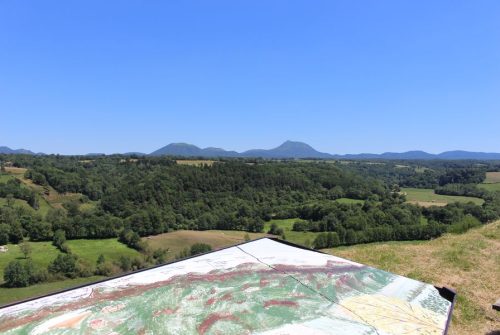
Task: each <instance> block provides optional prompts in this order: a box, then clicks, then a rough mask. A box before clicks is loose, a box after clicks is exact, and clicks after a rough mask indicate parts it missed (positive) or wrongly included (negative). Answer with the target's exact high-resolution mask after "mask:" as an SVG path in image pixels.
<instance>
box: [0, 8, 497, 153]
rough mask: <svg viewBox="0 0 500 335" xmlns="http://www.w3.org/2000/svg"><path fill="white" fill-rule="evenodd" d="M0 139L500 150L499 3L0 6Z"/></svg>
mask: <svg viewBox="0 0 500 335" xmlns="http://www.w3.org/2000/svg"><path fill="white" fill-rule="evenodd" d="M0 120H1V126H0V145H7V146H10V147H12V148H20V147H23V148H27V149H31V150H34V151H43V152H47V153H55V152H59V153H63V154H71V153H74V154H82V153H87V152H104V153H113V152H125V151H141V152H151V151H153V150H155V149H157V148H159V147H161V146H163V145H165V144H168V143H170V142H189V143H193V144H196V145H199V146H218V147H223V148H226V149H231V150H238V151H240V150H246V149H250V148H271V147H274V146H277V145H278V144H280V143H281V142H283V141H284V140H287V139H292V140H299V141H304V142H307V143H309V144H311V145H312V146H313V147H315V148H316V149H318V150H321V151H326V152H331V153H359V152H374V153H379V152H384V151H405V150H413V149H421V150H426V151H428V152H433V153H434V152H441V151H445V150H451V149H463V150H474V151H497V152H500V1H496V0H492V1H481V0H479V1H458V0H454V1H332V0H328V1H291V0H287V1H269V0H265V1H258V0H249V1H216V0H214V1H15V0H1V1H0Z"/></svg>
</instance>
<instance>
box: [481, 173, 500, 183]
mask: <svg viewBox="0 0 500 335" xmlns="http://www.w3.org/2000/svg"><path fill="white" fill-rule="evenodd" d="M484 183H485V184H496V183H500V172H486V180H485V181H484Z"/></svg>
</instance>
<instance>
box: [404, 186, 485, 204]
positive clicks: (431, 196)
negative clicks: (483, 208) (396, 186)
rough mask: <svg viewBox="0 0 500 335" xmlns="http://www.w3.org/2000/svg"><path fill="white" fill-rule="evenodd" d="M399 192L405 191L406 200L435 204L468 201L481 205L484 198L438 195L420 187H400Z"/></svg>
mask: <svg viewBox="0 0 500 335" xmlns="http://www.w3.org/2000/svg"><path fill="white" fill-rule="evenodd" d="M401 192H403V193H406V200H408V201H410V202H424V203H435V204H448V203H451V202H469V201H472V202H474V203H475V204H478V205H482V204H483V202H484V200H483V199H480V198H474V197H462V196H455V195H440V194H435V193H434V190H432V189H422V188H401Z"/></svg>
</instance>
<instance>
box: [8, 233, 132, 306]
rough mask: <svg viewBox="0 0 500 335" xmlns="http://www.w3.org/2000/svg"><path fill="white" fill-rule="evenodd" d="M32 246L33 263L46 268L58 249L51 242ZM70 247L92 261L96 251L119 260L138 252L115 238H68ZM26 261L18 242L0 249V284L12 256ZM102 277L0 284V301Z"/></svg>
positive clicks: (55, 289) (92, 262)
mask: <svg viewBox="0 0 500 335" xmlns="http://www.w3.org/2000/svg"><path fill="white" fill-rule="evenodd" d="M28 243H29V244H30V246H31V249H32V253H31V256H30V257H31V260H32V261H33V263H34V264H36V265H38V266H40V267H44V268H46V267H47V266H48V265H49V263H50V262H51V261H52V260H53V259H55V258H56V257H57V255H58V254H59V253H60V251H59V250H57V249H56V248H55V247H54V246H53V245H52V243H51V242H28ZM67 243H68V245H69V247H70V249H71V251H72V252H73V253H74V254H75V255H77V256H78V257H80V258H82V259H84V260H86V261H87V262H88V263H90V264H92V265H94V264H95V263H96V261H97V258H98V257H99V255H101V254H102V255H104V257H105V258H106V259H108V260H111V261H114V260H118V259H119V258H120V257H121V256H126V257H136V256H139V252H137V251H136V250H134V249H130V248H128V247H127V246H125V245H124V244H122V243H120V242H118V241H117V240H116V239H105V240H71V241H67ZM16 259H17V260H21V261H22V262H24V261H25V259H24V255H23V254H22V253H21V251H20V249H19V246H18V245H14V244H9V245H8V251H7V252H2V253H0V284H3V271H4V268H5V266H7V264H8V263H9V262H10V261H13V260H16ZM100 278H103V277H96V276H94V277H89V278H78V279H66V280H60V281H56V282H50V283H42V284H38V285H34V286H30V287H23V288H6V287H1V286H0V304H4V303H7V302H12V301H16V300H19V299H25V298H28V297H30V296H35V295H41V294H45V293H49V292H53V291H57V290H62V289H65V288H68V287H72V286H75V285H80V284H83V283H88V282H92V281H95V280H98V279H100Z"/></svg>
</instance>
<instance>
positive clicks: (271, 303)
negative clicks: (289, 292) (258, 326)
mask: <svg viewBox="0 0 500 335" xmlns="http://www.w3.org/2000/svg"><path fill="white" fill-rule="evenodd" d="M271 306H287V307H298V306H299V305H298V304H297V303H296V302H295V301H290V300H274V299H273V300H268V301H266V302H264V307H265V308H267V307H271Z"/></svg>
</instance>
